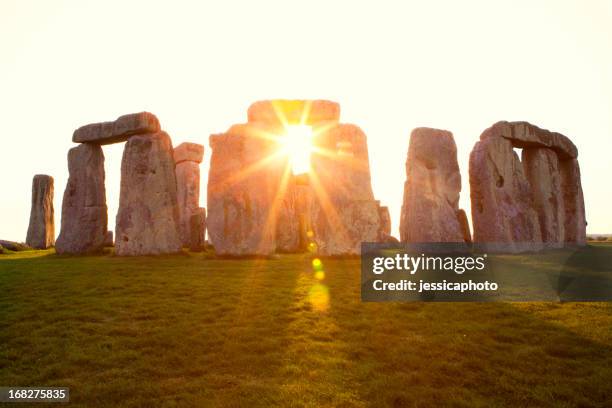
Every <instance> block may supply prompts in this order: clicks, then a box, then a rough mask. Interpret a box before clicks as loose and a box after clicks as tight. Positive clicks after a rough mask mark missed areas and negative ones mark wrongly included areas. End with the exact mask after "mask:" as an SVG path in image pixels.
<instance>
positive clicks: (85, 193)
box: [55, 143, 108, 254]
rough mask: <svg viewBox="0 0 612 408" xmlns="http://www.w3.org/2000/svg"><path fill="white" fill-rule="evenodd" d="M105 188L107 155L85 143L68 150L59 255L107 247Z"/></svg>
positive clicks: (95, 250)
mask: <svg viewBox="0 0 612 408" xmlns="http://www.w3.org/2000/svg"><path fill="white" fill-rule="evenodd" d="M107 217H108V214H107V207H106V190H105V189H104V154H103V153H102V147H100V145H97V144H90V143H84V144H81V145H79V146H77V147H73V148H72V149H70V151H69V152H68V183H67V184H66V190H64V199H63V201H62V223H61V229H60V234H59V237H58V238H57V242H56V243H55V250H56V252H57V253H58V254H86V253H93V252H98V251H100V250H101V249H102V248H103V246H104V240H105V237H106V230H107V225H108V218H107Z"/></svg>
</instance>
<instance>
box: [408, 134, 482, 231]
mask: <svg viewBox="0 0 612 408" xmlns="http://www.w3.org/2000/svg"><path fill="white" fill-rule="evenodd" d="M460 192H461V174H460V173H459V163H458V162H457V146H456V145H455V140H454V138H453V134H452V133H451V132H448V131H445V130H439V129H431V128H416V129H414V130H413V131H412V133H411V134H410V145H409V148H408V158H407V160H406V183H405V184H404V202H403V205H402V212H401V219H400V239H401V241H402V242H410V243H424V242H459V243H461V242H470V240H471V239H470V236H469V235H470V234H469V227H468V226H467V218H466V217H465V212H464V211H463V210H460V209H459V193H460ZM466 228H467V230H466Z"/></svg>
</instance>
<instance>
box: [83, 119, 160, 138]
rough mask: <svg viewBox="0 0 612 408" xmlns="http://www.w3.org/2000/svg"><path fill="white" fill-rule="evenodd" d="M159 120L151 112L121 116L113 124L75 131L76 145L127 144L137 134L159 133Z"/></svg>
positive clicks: (104, 123) (95, 125)
mask: <svg viewBox="0 0 612 408" xmlns="http://www.w3.org/2000/svg"><path fill="white" fill-rule="evenodd" d="M159 130H160V125H159V120H158V119H157V117H156V116H155V115H153V114H152V113H149V112H140V113H131V114H128V115H123V116H120V117H119V118H118V119H117V120H115V121H113V122H101V123H91V124H89V125H85V126H82V127H80V128H78V129H77V130H75V131H74V134H73V135H72V141H73V142H75V143H96V144H102V145H104V144H110V143H119V142H125V141H126V140H127V139H128V138H129V137H130V136H133V135H137V134H149V133H150V134H153V133H156V132H159Z"/></svg>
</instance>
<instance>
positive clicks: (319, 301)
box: [308, 283, 329, 312]
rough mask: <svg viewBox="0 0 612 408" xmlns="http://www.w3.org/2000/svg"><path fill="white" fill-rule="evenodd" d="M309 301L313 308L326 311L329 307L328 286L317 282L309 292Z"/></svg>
mask: <svg viewBox="0 0 612 408" xmlns="http://www.w3.org/2000/svg"><path fill="white" fill-rule="evenodd" d="M308 301H309V302H310V305H311V306H312V308H313V310H315V311H317V312H325V311H327V309H328V308H329V289H327V286H325V285H322V284H320V283H317V284H316V285H314V286H313V287H312V288H310V291H309V292H308Z"/></svg>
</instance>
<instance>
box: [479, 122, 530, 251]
mask: <svg viewBox="0 0 612 408" xmlns="http://www.w3.org/2000/svg"><path fill="white" fill-rule="evenodd" d="M497 126H498V125H494V126H493V127H491V128H489V129H487V130H485V132H484V133H483V135H481V137H480V138H481V140H480V141H479V142H477V143H476V145H475V146H474V148H473V150H472V153H471V154H470V189H471V191H470V195H471V200H472V222H473V228H474V238H473V239H474V242H475V243H478V244H480V245H485V246H487V245H488V246H489V248H491V250H499V251H503V252H521V251H537V250H540V249H542V235H541V232H540V224H539V221H538V215H537V212H536V210H535V206H534V202H533V198H532V193H531V187H530V184H529V181H528V180H527V178H526V176H525V173H524V171H523V166H522V164H521V161H520V159H519V158H518V156H517V154H516V153H515V152H514V150H513V146H512V141H511V140H509V139H508V138H506V137H500V136H501V134H502V133H503V134H505V133H508V129H507V128H506V127H505V125H502V127H501V128H499V127H497Z"/></svg>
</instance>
